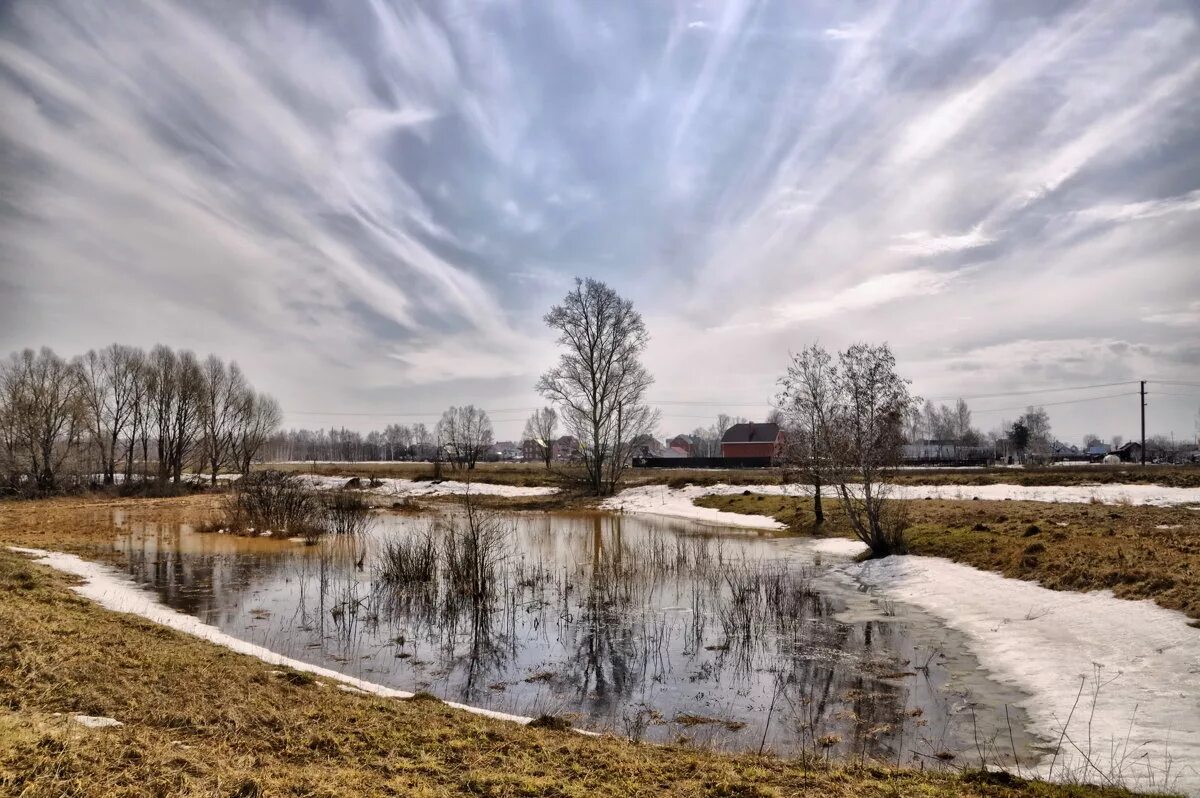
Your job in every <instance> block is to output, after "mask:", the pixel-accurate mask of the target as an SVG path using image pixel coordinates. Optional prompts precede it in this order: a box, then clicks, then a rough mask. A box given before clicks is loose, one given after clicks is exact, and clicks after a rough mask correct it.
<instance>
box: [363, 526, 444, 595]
mask: <svg viewBox="0 0 1200 798" xmlns="http://www.w3.org/2000/svg"><path fill="white" fill-rule="evenodd" d="M377 573H378V574H379V578H380V579H381V580H382V581H384V582H387V583H389V584H393V585H406V584H429V583H431V582H433V581H435V580H436V579H437V574H438V550H437V543H436V542H435V541H434V539H433V533H432V532H426V533H425V534H424V535H420V536H414V537H410V538H406V539H404V540H388V541H386V542H385V543H384V544H383V550H382V551H381V552H380V555H379V566H378V571H377Z"/></svg>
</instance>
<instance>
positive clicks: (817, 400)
mask: <svg viewBox="0 0 1200 798" xmlns="http://www.w3.org/2000/svg"><path fill="white" fill-rule="evenodd" d="M837 380H838V374H837V367H836V366H835V365H834V364H833V358H832V357H831V356H830V355H829V353H828V352H826V351H825V349H824V348H823V347H822V346H820V345H819V344H813V345H812V346H810V347H808V348H807V349H805V350H803V351H802V352H800V353H799V354H795V355H792V362H791V365H789V366H788V370H787V374H786V375H785V376H784V377H783V378H782V379H780V381H779V385H780V392H779V396H778V398H777V400H776V401H777V403H778V405H779V408H780V410H781V411H782V413H783V419H784V427H785V436H784V439H785V443H784V448H783V452H782V453H781V459H782V460H783V462H784V463H785V464H786V465H789V466H791V467H793V468H796V469H798V470H799V471H800V473H801V474H803V475H804V477H805V479H806V480H807V482H808V483H809V484H810V485H812V488H813V513H814V514H815V515H816V519H817V523H818V524H819V523H822V522H823V521H824V520H825V512H824V509H823V508H822V506H821V487H822V485H824V484H826V483H828V482H829V472H830V470H831V468H832V462H831V461H830V457H829V451H828V450H827V448H826V445H825V444H826V441H827V431H828V430H829V429H830V425H831V423H832V420H833V415H834V412H835V410H836V404H835V403H836V395H835V390H836V388H837Z"/></svg>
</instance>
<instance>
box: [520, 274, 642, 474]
mask: <svg viewBox="0 0 1200 798" xmlns="http://www.w3.org/2000/svg"><path fill="white" fill-rule="evenodd" d="M545 321H546V324H547V325H549V326H550V328H551V329H553V330H557V331H558V333H559V338H558V343H559V344H561V345H562V346H563V347H564V349H565V351H564V352H563V353H562V355H561V356H560V358H559V362H558V365H557V366H555V367H554V368H552V369H550V370H549V371H547V372H546V373H545V374H543V375H542V377H541V379H540V380H539V381H538V384H537V390H538V392H539V393H541V395H542V396H544V397H546V398H547V399H549V400H550V401H552V402H555V403H557V404H558V405H559V408H560V411H561V412H560V416H561V418H562V421H563V425H564V426H565V427H566V429H567V431H568V432H569V433H570V434H571V435H573V436H574V437H575V438H576V439H577V440H578V441H579V444H580V450H581V454H582V457H583V463H584V468H585V471H586V474H587V481H588V484H589V486H590V488H591V490H592V492H593V493H595V494H597V495H601V494H605V493H611V492H612V491H613V489H614V488H615V486H616V484H617V481H618V480H619V479H620V477H621V474H622V473H623V471H624V469H625V468H626V466H627V465H628V463H629V461H630V459H631V458H632V456H633V446H632V441H633V440H634V439H635V438H637V437H638V436H639V435H642V434H644V433H648V432H650V431H651V430H653V428H654V426H655V423H656V421H657V417H658V416H657V413H655V412H654V411H652V410H651V409H650V408H649V407H648V406H647V405H646V404H645V403H644V399H645V395H646V390H647V389H648V388H649V387H650V385H651V384H652V383H653V381H654V380H653V378H652V377H651V376H650V374H649V373H648V372H647V371H646V369H645V367H644V366H643V365H642V363H641V360H640V356H641V353H642V351H643V350H644V349H645V348H646V344H647V343H648V342H649V336H648V334H647V333H646V325H645V323H644V322H643V321H642V317H641V314H639V313H638V312H637V311H635V310H634V309H633V303H632V302H630V301H629V300H628V299H623V298H622V297H620V296H618V295H617V293H616V292H615V291H613V290H612V289H611V288H609V287H608V286H607V285H605V284H604V283H601V282H599V281H596V280H591V279H588V280H586V281H583V280H576V281H575V288H574V290H572V291H570V292H569V293H568V294H567V296H566V297H565V298H564V299H563V302H562V304H561V305H555V306H554V307H553V308H551V310H550V312H549V313H547V314H546V317H545Z"/></svg>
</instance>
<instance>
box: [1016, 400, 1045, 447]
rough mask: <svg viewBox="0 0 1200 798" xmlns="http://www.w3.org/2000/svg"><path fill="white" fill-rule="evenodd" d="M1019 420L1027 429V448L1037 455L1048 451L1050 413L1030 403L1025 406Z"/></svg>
mask: <svg viewBox="0 0 1200 798" xmlns="http://www.w3.org/2000/svg"><path fill="white" fill-rule="evenodd" d="M1020 421H1021V422H1022V423H1023V424H1024V425H1025V427H1026V428H1027V429H1028V430H1029V444H1028V448H1029V449H1030V450H1031V451H1032V452H1033V453H1034V454H1038V455H1045V454H1046V453H1048V452H1049V451H1050V444H1051V439H1050V414H1049V413H1047V412H1046V409H1045V408H1043V407H1034V406H1033V405H1030V406H1029V407H1027V408H1025V415H1023V416H1021V418H1020Z"/></svg>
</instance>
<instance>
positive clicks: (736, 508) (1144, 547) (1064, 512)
mask: <svg viewBox="0 0 1200 798" xmlns="http://www.w3.org/2000/svg"><path fill="white" fill-rule="evenodd" d="M696 503H697V504H699V505H701V506H704V507H712V508H716V509H719V510H726V511H729V512H739V513H751V514H755V515H767V516H771V517H774V518H776V519H777V520H779V521H782V522H783V523H785V524H787V525H788V527H789V528H790V529H792V530H793V531H795V532H798V533H804V534H819V535H825V536H841V537H853V532H852V531H851V529H850V527H849V524H848V523H847V521H846V517H845V514H844V512H843V511H842V509H841V506H840V505H839V504H838V503H837V502H836V501H834V500H831V499H830V498H829V497H827V498H826V501H825V515H826V522H825V524H823V525H822V526H821V527H820V528H819V529H818V528H815V527H814V520H815V517H814V515H813V512H812V499H797V498H791V497H783V496H764V495H761V494H753V493H752V494H750V495H733V496H705V497H702V498H700V499H697V500H696ZM907 505H908V516H909V523H910V524H911V526H910V528H909V529H908V533H907V534H908V546H909V551H910V552H911V553H913V554H924V555H929V556H935V557H946V558H948V559H951V560H955V561H957V562H962V563H966V564H968V565H973V566H975V567H976V568H982V569H985V570H989V571H998V572H1000V573H1002V574H1004V575H1006V576H1011V577H1016V578H1019V579H1029V580H1034V581H1037V582H1040V583H1041V584H1042V585H1044V586H1045V587H1049V588H1053V589H1056V590H1096V589H1100V588H1108V589H1110V590H1112V591H1113V592H1114V593H1115V594H1116V595H1117V596H1120V597H1121V598H1128V599H1143V598H1149V599H1154V601H1156V602H1158V603H1159V604H1161V605H1162V606H1164V607H1168V608H1170V609H1176V610H1180V611H1182V612H1184V613H1186V614H1187V615H1189V616H1190V617H1192V618H1197V619H1200V511H1197V510H1194V509H1189V508H1187V507H1145V506H1134V505H1104V504H1066V503H1062V504H1053V503H1048V502H1022V501H939V500H927V501H921V500H918V501H910V502H907Z"/></svg>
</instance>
